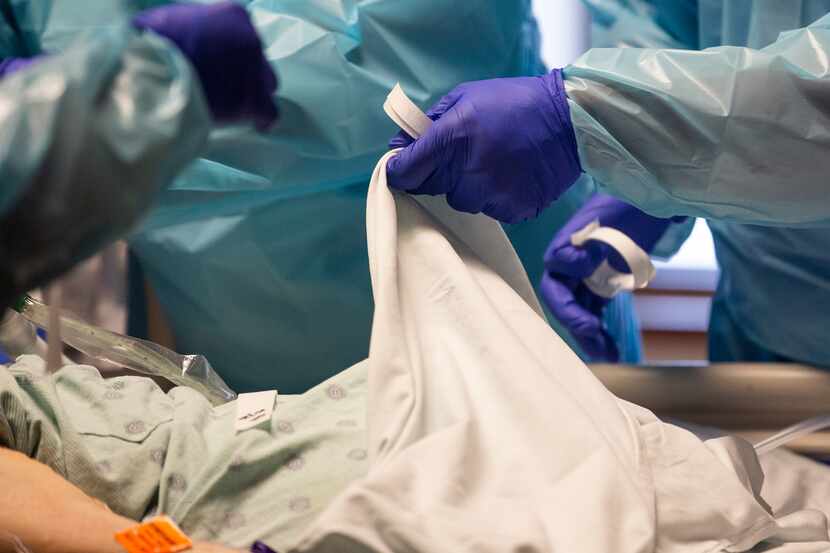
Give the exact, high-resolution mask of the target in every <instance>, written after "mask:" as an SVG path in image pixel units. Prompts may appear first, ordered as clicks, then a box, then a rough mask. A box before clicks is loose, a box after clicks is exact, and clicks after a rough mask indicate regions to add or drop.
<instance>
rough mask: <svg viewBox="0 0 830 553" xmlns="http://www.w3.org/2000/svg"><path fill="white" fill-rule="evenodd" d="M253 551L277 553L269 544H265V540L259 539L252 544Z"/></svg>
mask: <svg viewBox="0 0 830 553" xmlns="http://www.w3.org/2000/svg"><path fill="white" fill-rule="evenodd" d="M251 553H277V552H276V551H274V550H273V549H271V548H270V547H268V546H267V545H265V544H264V543H263V542H261V541H259V540H257V541H255V542H254V544H253V545H252V546H251Z"/></svg>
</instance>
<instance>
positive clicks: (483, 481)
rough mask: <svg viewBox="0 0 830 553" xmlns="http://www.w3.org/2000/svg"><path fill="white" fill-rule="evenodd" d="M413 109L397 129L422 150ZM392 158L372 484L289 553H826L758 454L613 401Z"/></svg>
mask: <svg viewBox="0 0 830 553" xmlns="http://www.w3.org/2000/svg"><path fill="white" fill-rule="evenodd" d="M404 98H405V97H403V95H402V93H401V92H400V91H399V90H397V91H393V94H392V95H390V100H389V101H388V102H387V108H388V109H387V112H388V113H391V114H392V115H393V117H395V118H396V119H398V120H399V121H398V122H399V124H401V125H402V126H403V127H404V128H405V129H407V132H410V131H411V132H412V133H413V134H417V133H420V132H423V129H424V127H425V125H428V124H429V120H428V119H426V118H425V117H424V116H423V114H420V115H419V113H420V112H417V111H416V110H415V109H414V106H413V105H411V104H408V103H407V101H406V100H405V99H404ZM393 155H395V153H394V152H390V153H388V154H387V155H385V156H384V157H383V158H382V159H381V160H380V162H379V163H378V165H377V168H376V170H375V173H374V176H373V179H372V184H371V186H370V190H369V195H368V205H367V225H366V226H367V233H368V244H369V262H370V268H371V274H372V286H373V293H374V300H375V314H374V322H373V330H372V340H371V347H370V354H369V360H368V362H369V382H370V384H369V386H370V389H369V405H368V417H369V421H368V424H369V452H370V460H371V464H370V470H369V473H368V475H367V476H366V477H365V478H363V479H361V480H359V481H356V482H354V483H353V484H352V485H351V486H350V487H349V488H348V489H347V490H346V491H345V492H344V493H342V494H341V495H340V496H339V497H338V498H337V499H336V500H335V501H334V502H333V503H332V504H331V505H330V506H329V508H328V509H327V510H326V511H325V512H324V513H323V514H322V515H321V517H320V518H319V519H318V520H317V521H316V523H315V524H314V525H312V527H311V528H310V529H309V531H308V532H307V533H306V535H305V537H304V538H303V539H302V540H301V541H300V543H299V545H298V546H297V547H296V548H295V550H296V551H307V552H328V551H332V552H337V553H349V552H358V551H359V552H373V553H402V552H418V553H436V552H453V553H458V552H463V551H476V552H483V553H489V552H493V553H509V552H519V551H521V552H522V553H536V552H540V553H541V552H557V553H558V552H578V553H594V552H596V553H610V552H616V553H619V552H627V551H631V552H640V551H643V552H644V551H672V552H674V551H677V552H709V551H721V550H726V551H744V550H749V549H751V548H752V547H754V546H755V545H756V544H758V543H759V542H762V541H763V540H773V541H772V542H768V543H773V545H772V547H775V548H776V550H780V551H796V550H797V551H799V552H801V551H813V550H815V551H822V550H825V551H826V550H827V548H828V547H830V543H827V542H828V533H827V525H826V520H825V517H824V515H822V514H820V513H818V512H815V511H799V512H795V513H792V514H789V515H788V516H786V517H782V518H778V519H776V517H775V516H774V515H773V514H772V513H771V512H770V510H769V508H768V507H767V505H766V504H765V503H764V502H763V500H761V499H760V496H759V494H758V492H759V490H760V488H761V484H762V481H763V472H762V470H761V468H760V466H759V464H758V462H757V458H756V457H755V453H754V451H753V449H752V447H751V446H750V445H749V444H748V443H746V442H744V441H742V440H740V439H738V438H730V437H724V438H717V439H714V440H708V441H705V442H704V441H701V440H699V439H698V438H697V437H695V436H694V435H693V434H691V433H690V432H688V431H686V430H683V429H681V428H679V427H676V426H673V425H670V424H666V423H663V422H661V421H660V420H659V419H657V418H656V417H655V416H654V415H653V414H652V413H651V412H649V411H647V410H645V409H643V408H640V407H638V406H636V405H632V404H629V403H627V402H624V401H622V400H620V399H618V398H616V397H615V396H614V395H612V394H611V393H610V392H609V391H608V390H606V389H605V388H604V387H603V386H602V384H601V383H600V382H599V381H598V380H597V379H596V378H595V377H594V375H593V374H592V373H591V372H590V370H589V369H588V368H587V367H586V366H585V365H584V364H583V363H582V362H581V361H580V360H579V358H578V357H577V356H576V355H575V354H574V353H573V352H572V351H571V350H570V349H569V348H568V347H567V346H566V345H565V343H564V342H563V341H562V340H561V339H560V338H559V337H558V336H557V335H556V334H555V333H554V331H553V330H551V328H550V327H549V326H548V325H547V323H546V322H545V321H544V319H543V316H542V314H541V309H540V308H539V304H538V302H537V300H536V298H535V296H534V294H533V290H532V287H531V285H530V282H529V281H528V279H527V276H526V275H525V273H524V271H523V269H522V267H521V265H520V263H519V261H518V259H517V257H516V255H515V253H514V252H513V250H512V248H511V246H510V244H509V242H508V240H507V238H506V237H505V235H504V233H503V231H502V229H501V227H500V226H499V224H498V223H496V222H495V221H493V220H491V219H489V218H487V217H485V216H482V215H469V214H464V213H458V212H455V211H453V210H452V209H451V208H449V207H448V206H447V204H446V202H445V200H444V199H443V197H431V196H417V197H416V196H410V195H406V194H400V193H395V192H392V191H390V190H389V189H388V188H387V185H386V175H385V165H386V161H387V160H388V159H389V158H390V156H393ZM790 542H798V543H790ZM764 547H768V545H764Z"/></svg>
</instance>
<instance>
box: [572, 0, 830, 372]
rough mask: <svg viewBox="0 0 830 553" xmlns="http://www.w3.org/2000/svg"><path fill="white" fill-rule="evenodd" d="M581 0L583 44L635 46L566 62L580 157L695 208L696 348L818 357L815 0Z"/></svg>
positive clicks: (629, 191) (821, 68) (660, 206)
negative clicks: (698, 245)
mask: <svg viewBox="0 0 830 553" xmlns="http://www.w3.org/2000/svg"><path fill="white" fill-rule="evenodd" d="M585 3H586V5H587V6H588V8H589V11H590V12H591V15H592V16H593V22H594V35H593V36H594V40H595V44H596V45H597V46H608V47H616V46H633V47H635V48H632V49H629V50H620V49H616V48H615V49H604V48H596V49H594V50H591V51H589V52H588V53H587V54H585V55H584V56H583V57H582V58H580V59H579V60H577V61H576V62H575V63H574V64H573V65H572V66H571V67H569V68H568V69H567V71H566V74H567V75H568V81H569V82H568V84H567V86H568V92H569V96H570V98H571V100H572V109H573V113H574V120H575V123H576V127H577V136H578V140H579V145H580V153H581V154H582V161H583V164H584V166H585V168H586V170H587V171H589V172H591V173H592V174H594V175H595V176H596V177H597V178H598V179H599V180H601V181H602V182H603V184H604V185H605V186H607V187H608V189H609V190H610V191H612V192H613V193H615V194H617V195H619V196H621V197H623V198H626V199H628V200H630V201H632V202H633V203H635V204H637V205H639V206H640V207H641V208H643V209H645V210H647V211H650V212H651V213H654V214H656V215H673V214H678V213H683V214H689V215H699V216H703V217H707V218H708V219H709V225H710V227H711V229H712V232H713V235H714V239H715V248H716V253H717V257H718V262H719V263H720V265H721V268H722V271H721V280H720V282H719V285H718V290H717V293H716V297H715V301H714V304H713V311H712V317H711V320H710V329H709V334H710V351H709V355H710V358H711V359H713V360H716V361H738V360H747V361H781V360H796V361H801V362H806V363H813V364H817V365H827V366H830V342H828V340H827V327H828V326H830V324H828V323H829V322H830V321H827V320H825V319H827V315H826V314H827V313H830V228H828V221H830V218H829V217H828V215H830V194H829V193H828V191H830V187H828V185H827V181H826V176H827V175H828V174H830V155H828V154H830V103H828V101H827V98H828V97H830V65H828V63H827V60H828V57H830V56H828V54H830V17H824V16H825V14H827V13H828V12H830V1H827V0H802V1H786V2H777V1H755V2H750V1H746V0H725V1H722V2H721V1H712V0H700V1H699V2H695V1H689V0H681V1H678V0H670V1H669V0H667V1H643V0H626V1H625V2H623V1H615V0H587V1H586V2H585ZM782 33H783V34H782ZM779 35H780V37H779ZM665 48H684V49H687V50H688V49H704V50H702V51H698V52H690V51H681V50H666V49H665ZM746 223H750V224H746ZM751 223H757V224H751ZM770 225H775V226H770Z"/></svg>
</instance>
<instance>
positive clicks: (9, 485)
mask: <svg viewBox="0 0 830 553" xmlns="http://www.w3.org/2000/svg"><path fill="white" fill-rule="evenodd" d="M134 524H135V521H133V520H130V519H128V518H125V517H122V516H119V515H117V514H115V513H113V512H112V511H110V510H109V509H107V508H106V506H105V505H104V504H103V503H101V502H100V501H97V500H95V499H92V498H91V497H89V496H87V495H86V494H84V493H83V492H82V491H81V490H79V489H78V488H76V487H75V486H73V485H72V484H71V483H69V482H67V481H66V480H65V479H64V478H63V477H61V476H60V475H58V474H57V473H55V472H54V471H53V470H52V469H50V468H49V467H47V466H46V465H44V464H42V463H39V462H37V461H34V460H32V459H29V458H28V457H26V456H25V455H23V454H21V453H18V452H15V451H12V450H9V449H6V448H3V447H0V531H2V532H5V533H7V534H11V535H13V536H16V537H17V538H19V539H20V541H21V542H23V544H24V545H25V546H26V547H27V548H28V550H29V551H31V552H32V553H124V549H123V548H122V547H121V546H120V545H119V544H118V543H117V542H116V541H115V540H114V539H113V534H115V532H117V531H119V530H123V529H125V528H129V527H130V526H133V525H134ZM192 551H193V552H194V553H230V552H232V551H234V550H232V549H227V548H225V547H222V546H219V545H213V544H206V543H199V544H196V545H195V546H194V548H193V550H192ZM14 552H15V549H14V545H13V543H11V542H10V541H9V540H7V539H3V536H2V534H0V553H14Z"/></svg>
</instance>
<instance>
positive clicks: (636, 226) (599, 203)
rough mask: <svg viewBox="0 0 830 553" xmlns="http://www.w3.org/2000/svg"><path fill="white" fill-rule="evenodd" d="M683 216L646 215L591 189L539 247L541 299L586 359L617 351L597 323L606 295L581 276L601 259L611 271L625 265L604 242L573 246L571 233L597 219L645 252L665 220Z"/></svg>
mask: <svg viewBox="0 0 830 553" xmlns="http://www.w3.org/2000/svg"><path fill="white" fill-rule="evenodd" d="M683 219H685V217H673V218H671V219H659V218H657V217H652V216H651V215H648V214H647V213H644V212H642V211H640V210H639V209H637V208H636V207H634V206H632V205H629V204H627V203H625V202H623V201H622V200H618V199H616V198H614V197H612V196H608V195H605V194H596V195H595V196H593V197H592V198H591V199H590V200H588V201H587V202H586V203H585V205H583V206H582V207H581V208H580V209H579V210H578V211H577V212H576V213H574V215H573V216H572V217H571V219H570V220H569V221H568V222H567V223H566V224H565V226H564V227H562V229H561V230H559V232H557V233H556V235H555V236H554V237H553V240H552V241H551V243H550V245H549V246H548V248H547V251H546V252H545V274H544V275H543V276H542V282H541V293H542V299H543V300H544V302H545V304H546V305H547V306H548V308H549V309H550V310H551V313H553V315H554V316H555V317H556V318H557V319H558V320H559V322H561V323H562V324H563V325H564V326H565V328H567V329H568V331H569V332H570V333H571V335H572V336H573V337H574V339H576V341H577V342H578V343H579V345H580V347H581V348H582V349H583V351H584V352H585V353H586V354H587V355H588V356H590V357H591V359H594V360H598V361H599V360H603V361H617V360H618V359H619V353H618V351H617V346H616V344H615V343H614V340H613V339H612V338H611V336H609V334H608V333H607V332H606V330H605V329H604V328H603V325H602V310H603V309H604V307H605V305H606V304H607V303H608V299H606V298H603V297H601V296H598V295H597V294H595V293H593V292H592V291H591V290H589V289H588V287H587V286H586V285H585V284H584V283H583V282H582V280H583V279H584V278H587V277H589V276H591V275H592V274H593V273H594V271H596V270H597V268H598V267H599V266H600V265H601V264H602V262H603V261H605V260H606V259H607V260H608V263H609V264H610V265H611V266H612V267H613V268H614V269H616V270H617V271H621V272H630V270H629V268H628V266H627V265H626V264H625V262H624V261H623V260H622V257H620V255H619V254H618V253H617V252H616V251H614V249H613V248H611V247H610V246H608V245H607V244H604V243H602V242H597V241H588V242H586V243H585V244H583V245H582V246H574V245H573V244H571V235H572V234H573V233H575V232H577V231H579V230H582V229H583V228H585V227H586V226H587V225H588V224H590V223H591V222H593V221H599V224H600V226H603V227H612V228H615V229H617V230H619V231H621V232H622V233H624V234H626V235H627V236H628V237H629V238H631V239H632V240H633V241H634V242H636V243H637V245H638V246H640V248H642V249H643V250H644V251H645V252H647V253H651V252H652V251H653V250H654V247H655V245H656V244H657V242H658V241H659V240H660V238H661V237H662V236H663V234H665V232H666V230H668V228H669V226H670V225H671V223H672V222H680V221H682V220H683Z"/></svg>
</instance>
